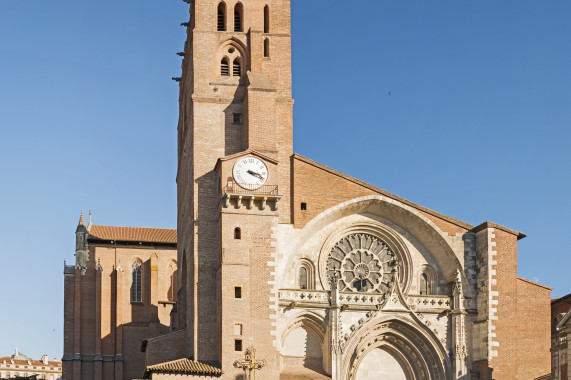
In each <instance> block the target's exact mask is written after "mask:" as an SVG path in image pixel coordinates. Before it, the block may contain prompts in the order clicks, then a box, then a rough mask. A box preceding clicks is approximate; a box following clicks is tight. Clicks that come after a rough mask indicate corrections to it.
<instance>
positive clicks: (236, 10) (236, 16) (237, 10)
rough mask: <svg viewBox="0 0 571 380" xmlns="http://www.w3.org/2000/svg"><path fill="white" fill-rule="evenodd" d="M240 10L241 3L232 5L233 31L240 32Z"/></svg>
mask: <svg viewBox="0 0 571 380" xmlns="http://www.w3.org/2000/svg"><path fill="white" fill-rule="evenodd" d="M242 11H243V7H242V4H241V3H238V4H236V6H235V7H234V31H235V32H242V31H243V28H242Z"/></svg>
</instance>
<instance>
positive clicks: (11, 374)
mask: <svg viewBox="0 0 571 380" xmlns="http://www.w3.org/2000/svg"><path fill="white" fill-rule="evenodd" d="M34 375H35V376H36V379H38V380H61V379H62V363H61V362H60V361H57V360H55V359H54V360H49V359H48V356H47V355H43V356H42V358H41V359H40V360H35V359H32V358H30V357H28V356H26V355H24V354H23V353H21V352H18V349H16V351H15V352H14V354H13V355H12V356H4V357H0V379H10V378H15V377H31V376H34Z"/></svg>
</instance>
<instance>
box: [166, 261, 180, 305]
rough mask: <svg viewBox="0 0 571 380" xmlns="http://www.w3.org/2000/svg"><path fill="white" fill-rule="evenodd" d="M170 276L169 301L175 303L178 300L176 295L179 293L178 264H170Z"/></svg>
mask: <svg viewBox="0 0 571 380" xmlns="http://www.w3.org/2000/svg"><path fill="white" fill-rule="evenodd" d="M168 274H169V277H168V278H169V281H170V284H169V290H168V295H167V297H168V299H169V301H175V300H176V293H177V290H178V289H177V270H176V264H175V263H170V264H169V268H168Z"/></svg>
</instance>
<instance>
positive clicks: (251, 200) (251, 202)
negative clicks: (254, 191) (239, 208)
mask: <svg viewBox="0 0 571 380" xmlns="http://www.w3.org/2000/svg"><path fill="white" fill-rule="evenodd" d="M253 208H254V197H251V198H250V202H248V210H251V209H253Z"/></svg>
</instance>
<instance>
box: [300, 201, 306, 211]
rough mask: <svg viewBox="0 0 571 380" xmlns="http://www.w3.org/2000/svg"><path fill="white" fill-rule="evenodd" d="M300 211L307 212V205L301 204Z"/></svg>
mask: <svg viewBox="0 0 571 380" xmlns="http://www.w3.org/2000/svg"><path fill="white" fill-rule="evenodd" d="M301 211H307V203H305V202H301Z"/></svg>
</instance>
